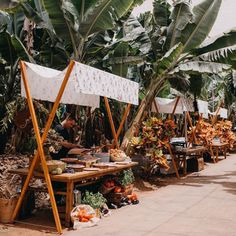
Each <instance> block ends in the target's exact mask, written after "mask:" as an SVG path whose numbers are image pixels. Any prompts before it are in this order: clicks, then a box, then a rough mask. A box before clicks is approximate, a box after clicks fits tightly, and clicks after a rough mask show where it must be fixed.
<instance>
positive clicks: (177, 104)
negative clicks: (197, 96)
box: [152, 97, 208, 178]
mask: <svg viewBox="0 0 236 236" xmlns="http://www.w3.org/2000/svg"><path fill="white" fill-rule="evenodd" d="M197 102H198V108H199V112H200V113H201V114H202V115H203V116H204V117H206V116H208V113H207V111H208V103H207V102H204V101H201V100H198V101H197ZM152 111H153V112H158V113H167V114H172V116H173V115H174V114H182V115H184V117H185V121H184V123H185V128H184V129H185V138H181V140H180V139H179V138H174V139H172V141H170V143H168V142H167V143H166V146H167V148H168V150H169V153H170V155H171V158H172V164H173V166H174V169H175V172H176V176H177V177H178V178H179V173H178V169H177V163H175V160H177V161H178V162H180V163H181V164H182V165H183V174H184V175H186V173H187V165H186V163H187V159H190V158H195V159H197V160H198V159H199V158H201V159H202V160H203V158H202V157H203V153H204V152H205V151H206V148H204V147H193V146H192V142H193V141H196V135H195V132H193V134H192V137H190V139H189V140H188V138H187V122H188V123H189V126H190V128H191V129H193V125H192V120H191V117H190V114H189V112H193V111H194V108H193V101H192V100H191V99H186V98H183V97H177V98H175V99H166V98H156V99H155V101H154V103H153V106H152ZM201 117H202V116H201ZM187 141H188V143H187ZM171 143H172V144H173V145H174V146H173V145H172V148H171V145H170V144H171ZM175 144H177V146H176V148H173V147H175ZM180 145H181V146H180ZM184 145H186V146H184Z"/></svg>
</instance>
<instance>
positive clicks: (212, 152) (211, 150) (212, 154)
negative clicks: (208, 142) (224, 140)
mask: <svg viewBox="0 0 236 236" xmlns="http://www.w3.org/2000/svg"><path fill="white" fill-rule="evenodd" d="M210 152H211V156H212V158H213V162H214V163H216V160H215V154H214V151H213V148H212V147H211V146H210Z"/></svg>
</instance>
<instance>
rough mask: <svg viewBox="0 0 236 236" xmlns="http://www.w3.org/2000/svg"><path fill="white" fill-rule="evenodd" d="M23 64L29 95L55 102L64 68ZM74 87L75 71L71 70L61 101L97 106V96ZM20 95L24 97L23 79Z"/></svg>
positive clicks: (98, 99) (98, 100)
mask: <svg viewBox="0 0 236 236" xmlns="http://www.w3.org/2000/svg"><path fill="white" fill-rule="evenodd" d="M25 64H26V73H27V75H26V76H27V81H28V84H29V88H30V93H31V96H32V97H33V98H34V99H38V100H43V101H50V102H55V100H56V97H57V94H58V92H59V89H60V87H61V84H62V81H63V79H64V76H65V73H66V69H65V70H64V71H59V70H54V69H50V68H47V67H43V66H39V65H35V64H31V63H27V62H26V63H25ZM75 87H76V80H75V71H72V73H71V76H70V78H69V80H68V83H67V86H66V88H65V91H64V94H63V96H62V99H61V103H65V104H76V105H81V106H90V107H94V108H98V107H99V103H100V97H99V96H96V95H87V94H83V93H79V92H78V91H77V90H76V88H75ZM21 95H22V96H23V97H26V94H25V88H24V84H23V80H21Z"/></svg>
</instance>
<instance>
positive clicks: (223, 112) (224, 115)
mask: <svg viewBox="0 0 236 236" xmlns="http://www.w3.org/2000/svg"><path fill="white" fill-rule="evenodd" d="M219 113H220V117H221V118H224V119H227V118H228V110H227V109H225V108H220V112H219Z"/></svg>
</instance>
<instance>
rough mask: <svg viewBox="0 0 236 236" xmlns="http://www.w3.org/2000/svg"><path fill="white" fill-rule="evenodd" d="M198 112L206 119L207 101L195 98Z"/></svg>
mask: <svg viewBox="0 0 236 236" xmlns="http://www.w3.org/2000/svg"><path fill="white" fill-rule="evenodd" d="M197 105H198V112H199V114H203V118H205V119H208V102H205V101H202V100H197Z"/></svg>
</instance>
